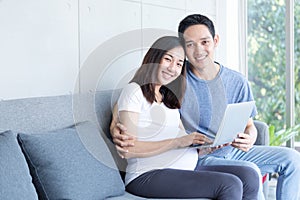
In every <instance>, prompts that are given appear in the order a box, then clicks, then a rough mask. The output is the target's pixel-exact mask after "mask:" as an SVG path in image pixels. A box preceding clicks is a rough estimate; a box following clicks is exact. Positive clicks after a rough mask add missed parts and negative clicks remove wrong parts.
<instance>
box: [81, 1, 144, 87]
mask: <svg viewBox="0 0 300 200" xmlns="http://www.w3.org/2000/svg"><path fill="white" fill-rule="evenodd" d="M140 13H141V4H140V3H138V2H134V1H124V0H101V1H92V0H87V1H81V2H80V54H81V56H80V57H81V71H80V89H81V92H87V91H91V92H93V91H95V89H96V88H97V87H98V88H102V89H111V88H113V87H115V85H114V84H115V83H116V82H118V80H119V79H122V77H123V74H122V73H126V72H125V71H126V70H125V69H129V70H130V69H132V68H133V66H134V67H136V63H137V62H140V61H141V46H142V45H141V14H140ZM131 45H132V46H131ZM133 50H134V53H130V52H132V51H133ZM112 62H115V64H114V65H111V63H112ZM108 68H110V69H108ZM120 69H123V70H120ZM107 70H108V71H109V72H110V73H109V74H107V73H105V74H106V76H108V77H109V78H103V73H104V72H105V71H107ZM124 70H125V71H124ZM99 79H101V81H100V82H99ZM112 80H113V81H112ZM98 82H99V84H100V85H98Z"/></svg>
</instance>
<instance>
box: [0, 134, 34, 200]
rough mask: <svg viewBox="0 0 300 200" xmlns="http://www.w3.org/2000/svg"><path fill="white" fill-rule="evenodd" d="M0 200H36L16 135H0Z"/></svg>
mask: <svg viewBox="0 0 300 200" xmlns="http://www.w3.org/2000/svg"><path fill="white" fill-rule="evenodd" d="M0 199H1V200H11V199H14V200H23V199H32V200H34V199H38V196H37V193H36V191H35V188H34V185H33V184H32V178H31V176H30V173H29V168H28V165H27V163H26V160H25V157H24V155H23V153H22V151H21V148H20V146H19V144H18V141H17V138H16V135H15V134H14V133H12V132H11V131H5V132H2V133H0Z"/></svg>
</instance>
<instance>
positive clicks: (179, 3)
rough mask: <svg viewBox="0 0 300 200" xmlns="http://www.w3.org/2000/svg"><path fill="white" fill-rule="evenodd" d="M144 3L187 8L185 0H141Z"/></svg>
mask: <svg viewBox="0 0 300 200" xmlns="http://www.w3.org/2000/svg"><path fill="white" fill-rule="evenodd" d="M141 1H142V3H143V4H150V5H156V6H159V7H167V8H177V9H181V10H185V6H186V5H185V4H186V2H185V0H163V1H162V0H141Z"/></svg>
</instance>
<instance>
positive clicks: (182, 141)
mask: <svg viewBox="0 0 300 200" xmlns="http://www.w3.org/2000/svg"><path fill="white" fill-rule="evenodd" d="M177 141H178V147H179V148H183V147H188V146H190V145H197V144H198V145H201V144H211V143H212V141H211V140H210V139H209V138H208V137H207V136H206V135H204V134H202V133H198V132H193V133H190V134H188V135H185V136H182V137H180V138H178V140H177Z"/></svg>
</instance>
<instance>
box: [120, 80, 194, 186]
mask: <svg viewBox="0 0 300 200" xmlns="http://www.w3.org/2000/svg"><path fill="white" fill-rule="evenodd" d="M118 111H119V112H120V111H130V112H136V113H139V120H138V129H137V140H140V141H160V140H165V139H171V138H177V137H181V136H183V135H186V133H185V132H184V131H183V130H181V129H180V128H179V123H180V114H179V111H178V109H170V108H168V107H166V106H165V105H164V103H161V104H158V103H156V102H154V103H152V104H150V103H149V102H148V101H147V100H146V98H145V97H144V95H143V92H142V90H141V87H140V86H139V85H138V84H136V83H129V84H128V85H126V86H125V87H124V88H123V90H122V92H121V94H120V97H119V100H118ZM197 161H198V153H197V150H196V149H195V148H181V149H174V150H169V151H167V152H164V153H161V154H159V155H155V156H151V157H146V158H130V159H127V162H128V166H127V168H126V177H125V184H126V185H127V184H128V183H129V182H130V181H132V180H133V179H135V178H136V177H138V176H140V175H141V174H143V173H145V172H148V171H150V170H154V169H164V168H173V169H183V170H194V169H195V167H196V164H197Z"/></svg>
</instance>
